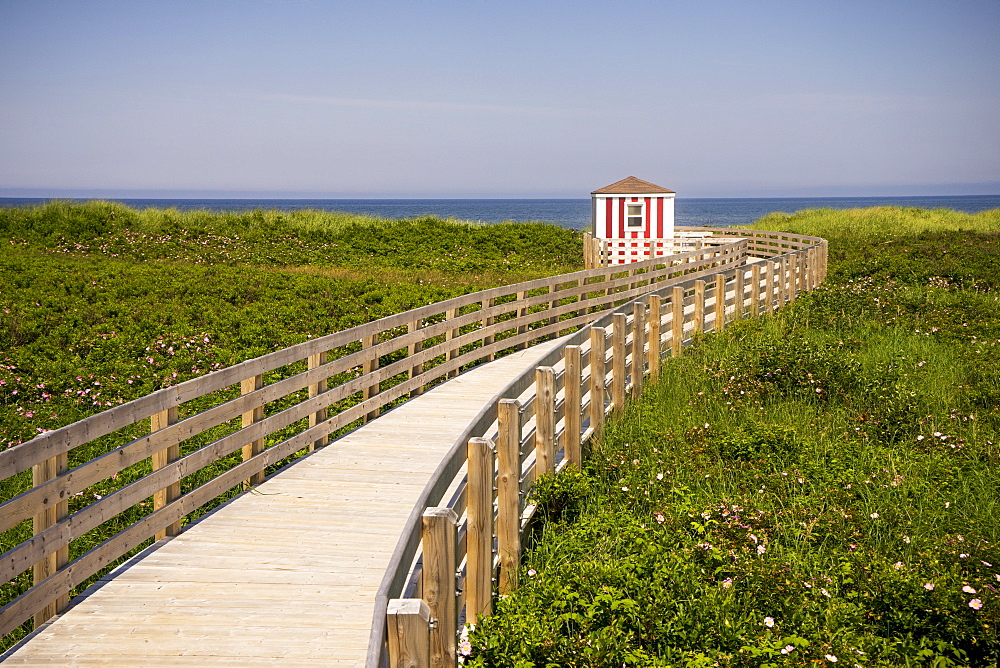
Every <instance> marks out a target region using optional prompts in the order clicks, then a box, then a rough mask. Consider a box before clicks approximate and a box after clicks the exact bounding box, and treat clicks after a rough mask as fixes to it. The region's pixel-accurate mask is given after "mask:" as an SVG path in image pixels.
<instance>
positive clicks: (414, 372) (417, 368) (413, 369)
mask: <svg viewBox="0 0 1000 668" xmlns="http://www.w3.org/2000/svg"><path fill="white" fill-rule="evenodd" d="M418 329H420V321H419V320H414V321H413V322H410V323H407V325H406V332H407V333H408V334H413V332H416V331H417V330H418ZM423 347H424V341H423V339H419V338H417V339H413V343H411V344H410V345H409V347H408V348H407V351H406V352H407V355H409V356H410V357H413V356H414V355H416V354H417V353H419V352H420V351H421V350H423ZM423 372H424V365H423V363H422V362H421V363H419V364H413V365H411V366H410V371H409V374H408V375H409V377H410V378H416V377H417V376H419V375H420V374H422V373H423ZM423 393H424V386H423V385H420V386H418V387H415V388H413V389H412V390H410V398H411V399H412V398H413V397H419V396H420V395H421V394H423Z"/></svg>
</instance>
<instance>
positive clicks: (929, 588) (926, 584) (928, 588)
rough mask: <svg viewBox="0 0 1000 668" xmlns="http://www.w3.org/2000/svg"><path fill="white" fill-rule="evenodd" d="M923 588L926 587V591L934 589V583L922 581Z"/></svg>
mask: <svg viewBox="0 0 1000 668" xmlns="http://www.w3.org/2000/svg"><path fill="white" fill-rule="evenodd" d="M924 589H926V590H927V591H934V583H933V582H925V583H924Z"/></svg>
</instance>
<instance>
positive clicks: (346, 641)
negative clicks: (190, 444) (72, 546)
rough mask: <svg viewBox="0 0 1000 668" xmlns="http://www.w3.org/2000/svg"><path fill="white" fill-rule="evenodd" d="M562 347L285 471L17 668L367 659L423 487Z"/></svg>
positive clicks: (32, 646) (17, 657) (159, 551)
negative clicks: (520, 381) (474, 425)
mask: <svg viewBox="0 0 1000 668" xmlns="http://www.w3.org/2000/svg"><path fill="white" fill-rule="evenodd" d="M556 344H557V342H555V341H547V342H544V343H541V344H539V345H537V346H533V347H531V348H529V349H527V350H524V351H520V352H518V353H515V354H513V355H509V356H507V357H503V358H501V359H499V360H497V361H495V362H491V363H489V364H486V365H484V366H480V367H477V368H476V369H473V370H472V371H470V372H468V373H465V374H462V375H461V376H458V377H457V378H454V379H452V380H450V381H448V382H447V383H444V384H442V385H440V386H438V387H436V388H434V389H432V390H430V391H428V392H427V393H425V394H423V395H421V396H420V397H418V398H416V399H414V400H413V401H410V402H407V403H405V404H403V405H402V406H400V407H399V408H397V409H395V410H393V411H391V412H389V413H387V414H386V415H384V416H382V417H380V418H379V419H378V420H374V421H372V422H369V423H368V424H367V425H365V426H363V427H361V428H360V429H358V430H356V431H354V432H352V433H350V434H348V435H347V436H345V437H343V438H342V439H340V440H339V441H338V442H337V447H328V448H324V449H322V450H319V451H317V452H315V453H313V454H312V455H310V456H309V457H307V458H305V459H304V460H303V461H301V462H298V463H296V464H295V465H294V466H291V467H289V468H287V469H286V470H285V471H283V472H281V473H280V474H278V475H275V476H273V477H272V478H270V479H269V480H267V481H266V482H264V483H263V484H262V485H260V486H259V487H258V488H257V489H256V492H255V493H252V494H244V495H242V496H240V497H238V498H236V499H234V500H233V501H232V502H230V503H229V504H227V505H225V506H223V507H222V508H220V509H218V510H216V511H215V512H214V513H212V514H210V515H208V516H207V517H205V518H204V519H202V520H201V521H199V522H197V523H195V524H193V525H192V526H191V527H189V528H188V529H187V530H186V531H184V532H183V533H182V534H180V535H179V536H177V537H175V538H172V539H170V540H168V541H162V542H161V543H159V544H157V545H155V546H154V547H153V548H151V549H149V550H147V552H146V553H144V554H143V555H141V558H137V559H134V560H132V561H131V562H129V563H128V564H126V565H125V566H123V567H121V568H119V569H118V570H117V571H114V572H113V573H111V574H110V575H109V576H108V577H107V578H105V579H104V580H103V581H102V582H101V583H100V584H99V585H98V586H96V587H95V588H94V591H92V592H91V593H90V594H89V595H88V596H87V597H86V599H84V600H83V601H82V602H81V603H79V604H78V605H76V606H75V607H72V608H70V610H69V611H68V612H67V613H64V614H63V615H62V616H60V617H58V618H56V619H55V620H54V621H53V622H51V623H50V624H49V625H47V626H46V627H44V628H43V629H42V630H41V631H40V632H39V634H38V635H37V636H36V637H35V638H34V639H33V640H32V641H31V642H29V643H28V644H26V645H25V646H24V647H22V648H21V649H20V650H19V651H18V652H16V653H15V654H14V655H13V656H11V657H9V658H8V659H7V660H6V662H5V663H9V664H10V665H14V666H21V665H25V666H29V665H48V666H53V665H64V666H71V665H72V666H130V667H131V666H139V665H143V666H156V665H159V666H185V665H198V666H213V665H214V666H227V667H228V666H237V665H244V664H249V663H250V662H251V661H252V662H263V663H268V662H270V663H276V664H282V665H324V666H331V665H332V666H336V665H344V666H358V665H363V664H364V663H365V657H366V654H367V651H368V640H369V635H370V628H371V621H372V603H373V601H374V600H375V594H376V592H377V591H378V587H379V584H380V583H381V581H382V577H383V575H384V574H385V571H386V567H387V566H388V563H389V560H390V557H391V556H392V553H393V550H394V548H395V547H396V543H397V541H398V540H399V536H400V534H401V533H402V531H403V528H404V526H405V524H406V520H407V518H408V517H409V515H410V512H411V511H412V510H413V507H414V505H415V504H416V502H417V499H418V497H419V495H420V492H421V491H422V490H423V488H424V486H425V485H426V484H427V481H428V480H429V479H430V477H431V475H432V474H433V473H434V471H435V469H436V468H437V466H438V464H439V463H440V462H441V460H442V459H443V458H444V456H445V455H446V454H447V453H448V450H449V449H450V448H451V447H452V445H453V444H454V443H455V441H456V439H457V438H458V437H459V436H460V435H461V434H462V432H463V430H464V429H465V428H466V427H467V426H468V424H469V423H470V422H471V421H472V420H473V419H474V418H475V417H476V415H477V413H479V411H480V410H481V409H482V407H483V405H485V404H486V403H488V402H489V400H490V399H492V398H493V395H494V394H496V391H497V388H498V387H502V386H504V385H506V384H507V383H508V382H509V381H510V380H511V379H512V378H514V377H515V376H517V375H518V374H519V373H521V372H522V371H524V370H525V369H528V368H530V367H532V366H533V364H534V363H535V362H536V361H537V359H538V358H539V357H540V356H542V355H544V354H545V353H546V352H548V351H549V350H550V349H551V348H552V347H553V346H555V345H556Z"/></svg>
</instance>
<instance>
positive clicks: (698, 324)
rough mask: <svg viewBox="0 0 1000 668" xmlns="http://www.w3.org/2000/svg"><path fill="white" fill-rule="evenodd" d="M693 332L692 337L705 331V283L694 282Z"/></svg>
mask: <svg viewBox="0 0 1000 668" xmlns="http://www.w3.org/2000/svg"><path fill="white" fill-rule="evenodd" d="M693 324H694V330H693V331H692V335H698V334H701V333H702V332H704V331H705V281H701V280H698V281H695V282H694V323H693Z"/></svg>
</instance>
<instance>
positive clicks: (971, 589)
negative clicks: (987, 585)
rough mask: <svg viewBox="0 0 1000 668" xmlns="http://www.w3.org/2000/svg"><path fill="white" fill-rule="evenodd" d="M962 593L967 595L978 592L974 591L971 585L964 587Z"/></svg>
mask: <svg viewBox="0 0 1000 668" xmlns="http://www.w3.org/2000/svg"><path fill="white" fill-rule="evenodd" d="M962 591H964V592H965V593H966V594H975V593H976V590H975V589H973V588H972V587H970V586H969V585H965V586H964V587H962Z"/></svg>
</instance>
